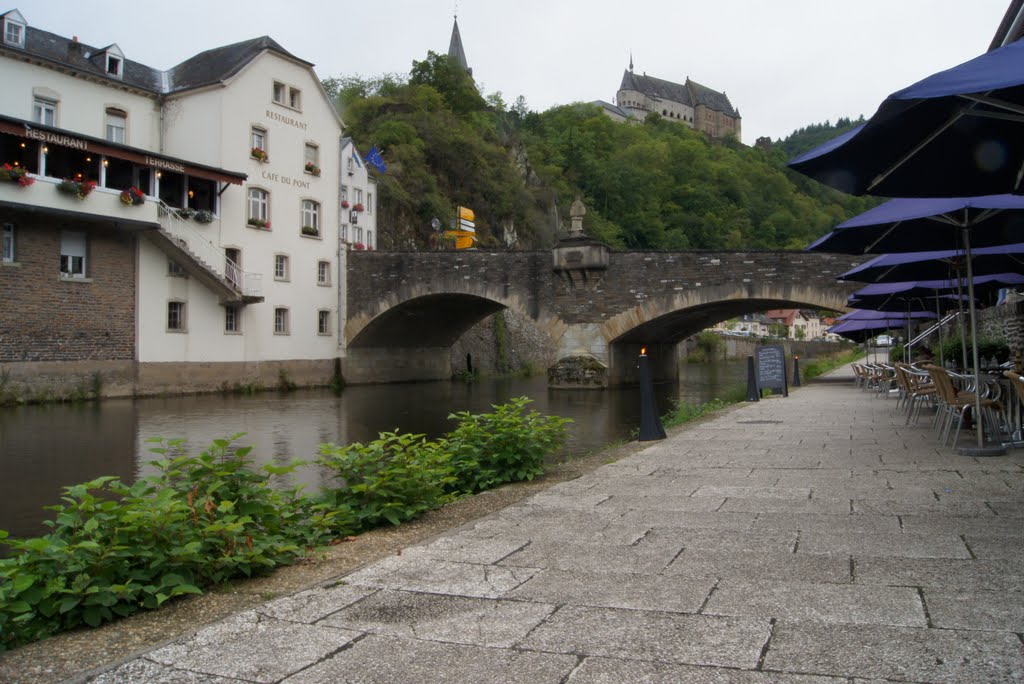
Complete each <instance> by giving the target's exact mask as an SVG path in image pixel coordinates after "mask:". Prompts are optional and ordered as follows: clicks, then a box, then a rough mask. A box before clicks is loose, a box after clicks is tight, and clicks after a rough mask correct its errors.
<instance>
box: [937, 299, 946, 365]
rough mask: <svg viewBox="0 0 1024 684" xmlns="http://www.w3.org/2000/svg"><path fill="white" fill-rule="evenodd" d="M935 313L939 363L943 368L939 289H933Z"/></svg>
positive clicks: (944, 361) (944, 362) (944, 363)
mask: <svg viewBox="0 0 1024 684" xmlns="http://www.w3.org/2000/svg"><path fill="white" fill-rule="evenodd" d="M935 315H936V316H938V321H939V365H940V366H942V367H943V368H945V367H946V360H945V359H944V358H943V354H942V307H941V306H939V291H938V290H936V291H935Z"/></svg>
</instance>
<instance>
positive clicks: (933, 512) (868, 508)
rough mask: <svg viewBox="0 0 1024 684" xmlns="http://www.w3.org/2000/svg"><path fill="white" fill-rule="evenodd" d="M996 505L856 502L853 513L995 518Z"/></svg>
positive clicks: (959, 502) (969, 502) (968, 502)
mask: <svg viewBox="0 0 1024 684" xmlns="http://www.w3.org/2000/svg"><path fill="white" fill-rule="evenodd" d="M995 505H998V504H995ZM995 505H993V506H989V505H988V504H986V503H985V502H984V501H939V500H938V499H936V500H935V501H931V502H928V503H909V502H906V501H892V500H889V501H854V502H853V512H854V513H859V514H865V515H910V516H929V517H933V518H934V517H937V516H953V517H957V516H995V515H997V513H996V510H995V507H994V506H995ZM1021 517H1024V516H1021Z"/></svg>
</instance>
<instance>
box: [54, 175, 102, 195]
mask: <svg viewBox="0 0 1024 684" xmlns="http://www.w3.org/2000/svg"><path fill="white" fill-rule="evenodd" d="M95 188H96V181H75V180H70V179H68V180H62V181H61V182H60V183H59V184H58V185H57V191H58V192H63V193H64V194H66V195H74V196H76V197H77V198H78V199H80V200H84V199H85V198H86V197H88V196H89V193H90V192H92V191H93V190H94V189H95Z"/></svg>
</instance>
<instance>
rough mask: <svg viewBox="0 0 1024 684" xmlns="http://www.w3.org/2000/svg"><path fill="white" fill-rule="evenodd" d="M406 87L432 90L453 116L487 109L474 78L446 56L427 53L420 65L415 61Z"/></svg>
mask: <svg viewBox="0 0 1024 684" xmlns="http://www.w3.org/2000/svg"><path fill="white" fill-rule="evenodd" d="M409 84H410V85H428V86H430V87H432V88H433V89H434V90H436V91H437V92H439V93H441V96H442V97H443V98H444V100H445V102H447V103H448V106H449V107H450V108H451V110H452V112H454V113H455V114H468V113H469V112H475V111H480V110H483V109H486V107H487V103H486V102H485V101H484V99H483V98H482V97H481V96H480V92H479V91H478V90H477V89H476V84H475V83H473V78H472V77H471V76H470V75H469V74H468V73H466V70H465V69H463V68H462V67H461V66H459V64H458V63H456V62H454V61H452V60H451V59H450V58H449V57H448V55H439V54H437V53H436V52H428V53H427V58H426V59H425V60H423V61H422V62H416V61H414V62H413V63H412V69H411V70H410V72H409Z"/></svg>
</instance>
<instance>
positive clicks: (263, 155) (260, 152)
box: [249, 147, 270, 163]
mask: <svg viewBox="0 0 1024 684" xmlns="http://www.w3.org/2000/svg"><path fill="white" fill-rule="evenodd" d="M249 156H250V157H252V158H253V159H255V160H256V161H258V162H264V163H266V162H267V161H269V160H270V155H269V154H267V151H266V150H264V149H263V148H262V147H254V148H252V151H251V152H249Z"/></svg>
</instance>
